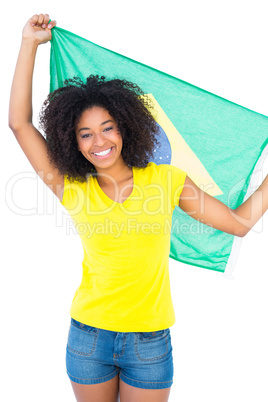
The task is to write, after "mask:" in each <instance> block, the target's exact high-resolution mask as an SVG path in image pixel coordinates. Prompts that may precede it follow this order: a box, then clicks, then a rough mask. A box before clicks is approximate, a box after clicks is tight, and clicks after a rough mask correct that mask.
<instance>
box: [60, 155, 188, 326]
mask: <svg viewBox="0 0 268 402" xmlns="http://www.w3.org/2000/svg"><path fill="white" fill-rule="evenodd" d="M132 171H133V182H134V185H133V190H132V193H131V194H130V196H129V197H128V198H127V199H126V200H125V201H124V202H123V203H122V204H121V203H117V202H115V201H113V200H111V199H110V198H109V197H108V196H107V195H106V194H105V193H104V191H103V190H102V189H101V187H100V186H99V184H98V181H97V178H96V176H92V175H89V177H88V180H87V181H86V182H84V183H80V182H78V181H72V180H71V181H69V180H67V178H66V177H65V180H64V194H63V199H62V204H63V205H64V207H65V208H66V209H67V211H68V212H69V214H70V216H71V217H72V219H73V221H74V224H75V227H76V230H77V232H78V233H79V235H80V237H81V240H82V244H83V249H84V259H83V262H82V266H83V276H82V282H81V284H80V286H79V288H78V289H77V291H76V293H75V296H74V299H73V302H72V306H71V311H70V314H71V317H72V318H74V319H75V320H77V321H80V322H82V323H84V324H86V325H91V326H93V327H98V328H102V329H106V330H110V331H116V332H149V331H158V330H162V329H166V328H169V327H170V326H172V325H173V324H174V323H175V314H174V308H173V303H172V299H171V291H170V280H169V269H168V264H169V251H170V232H171V222H172V213H173V210H174V208H175V206H176V205H178V203H179V197H180V194H181V191H182V189H183V184H184V181H185V177H186V173H185V172H183V171H182V170H180V169H178V168H176V167H174V166H171V165H164V164H163V165H156V164H155V163H153V162H150V163H149V164H148V165H147V166H146V167H145V168H139V167H133V168H132Z"/></svg>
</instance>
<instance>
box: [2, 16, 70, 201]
mask: <svg viewBox="0 0 268 402" xmlns="http://www.w3.org/2000/svg"><path fill="white" fill-rule="evenodd" d="M55 25H56V22H55V21H51V22H50V23H49V15H48V14H39V15H34V16H33V17H32V18H30V19H29V21H28V22H27V23H26V25H25V27H24V29H23V33H22V42H21V47H20V51H19V56H18V61H17V65H16V69H15V73H14V78H13V83H12V88H11V95H10V106H9V127H10V128H11V130H12V131H13V133H14V135H15V137H16V139H17V141H18V143H19V145H20V146H21V148H22V150H23V151H24V153H25V155H26V156H27V158H28V159H29V161H30V163H31V165H32V166H33V168H34V169H35V171H36V172H37V174H38V175H39V176H40V177H41V179H42V180H43V181H44V182H45V183H46V184H47V185H48V187H49V188H50V189H51V190H52V191H53V192H54V194H56V195H57V197H59V198H60V199H61V197H62V191H63V186H64V178H63V176H62V175H61V174H59V172H58V169H57V168H56V167H55V166H52V165H51V163H50V161H49V158H48V155H47V143H46V140H45V139H44V137H43V136H42V134H41V133H40V132H39V131H38V130H37V129H36V128H35V127H34V126H33V123H32V79H33V70H34V63H35V56H36V52H37V48H38V46H39V45H40V44H42V43H46V42H48V41H50V40H51V29H52V28H53V27H54V26H55Z"/></svg>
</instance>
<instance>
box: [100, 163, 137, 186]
mask: <svg viewBox="0 0 268 402" xmlns="http://www.w3.org/2000/svg"><path fill="white" fill-rule="evenodd" d="M96 170H97V180H98V183H99V185H101V186H108V185H111V184H113V183H114V181H115V182H116V183H117V184H119V183H121V182H123V181H125V180H127V179H129V178H130V177H131V176H132V168H131V167H129V166H127V165H126V164H125V163H122V164H120V165H119V164H117V165H115V166H112V167H110V168H108V169H101V168H96Z"/></svg>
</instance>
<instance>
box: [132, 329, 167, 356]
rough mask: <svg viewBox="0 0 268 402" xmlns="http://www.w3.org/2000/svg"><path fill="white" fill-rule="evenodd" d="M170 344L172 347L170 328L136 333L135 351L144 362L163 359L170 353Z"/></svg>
mask: <svg viewBox="0 0 268 402" xmlns="http://www.w3.org/2000/svg"><path fill="white" fill-rule="evenodd" d="M169 346H170V348H171V340H170V330H169V328H168V329H163V330H161V331H154V332H137V333H136V334H135V353H136V356H137V357H138V359H139V360H142V361H144V362H149V361H153V360H160V359H163V358H164V357H165V356H166V355H167V354H168V351H169V349H170V348H169Z"/></svg>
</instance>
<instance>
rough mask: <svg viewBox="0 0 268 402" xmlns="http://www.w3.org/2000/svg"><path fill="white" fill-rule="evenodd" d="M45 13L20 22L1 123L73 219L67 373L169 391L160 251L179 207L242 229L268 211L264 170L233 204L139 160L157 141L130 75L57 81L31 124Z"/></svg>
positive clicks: (107, 389) (111, 394)
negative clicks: (76, 278) (75, 248)
mask: <svg viewBox="0 0 268 402" xmlns="http://www.w3.org/2000/svg"><path fill="white" fill-rule="evenodd" d="M55 25H56V22H55V21H51V22H50V23H49V16H48V15H47V14H45V15H43V14H40V15H34V16H33V17H32V18H31V19H30V20H29V21H28V22H27V24H26V25H25V27H24V30H23V39H22V44H21V49H20V53H19V57H18V62H17V66H16V70H15V75H14V80H13V85H12V91H11V99H10V117H9V124H10V127H11V129H12V130H13V132H14V134H15V136H16V138H17V140H18V142H19V144H20V146H21V147H22V149H23V151H24V152H25V154H26V156H27V157H28V159H29V161H30V163H31V164H32V166H33V167H34V169H35V170H36V172H37V173H38V174H39V175H40V177H41V178H42V180H43V181H44V183H45V184H47V185H48V186H49V188H50V189H51V190H52V191H53V192H54V194H55V195H56V196H57V197H58V198H59V200H60V202H61V203H62V204H63V205H64V206H65V208H66V209H67V210H68V212H69V213H70V215H71V216H72V218H73V220H74V223H75V225H76V228H77V231H78V233H79V234H80V236H81V240H82V243H83V248H84V252H85V253H84V261H83V278H82V282H81V285H80V287H79V289H78V290H77V292H76V294H75V297H74V299H73V303H72V308H71V317H72V318H71V326H70V331H69V337H68V345H67V354H66V363H67V372H68V375H69V378H70V380H71V384H72V387H73V390H74V393H75V396H76V398H77V400H78V401H80V402H85V401H94V402H99V401H105V402H106V401H107V402H110V401H111V402H114V401H116V400H117V399H118V394H119V393H120V401H121V402H126V401H127V402H132V401H140V402H143V401H146V402H148V401H154V402H164V401H167V400H168V397H169V393H170V387H171V385H172V379H173V361H172V346H171V338H170V330H169V327H170V326H171V325H173V324H174V322H175V317H174V310H173V305H172V300H171V295H170V284H169V275H168V256H169V245H170V231H169V228H170V223H171V217H172V211H173V209H174V208H175V205H178V206H179V207H180V208H181V209H182V210H183V211H185V212H186V213H188V214H190V215H191V216H192V217H193V218H195V219H197V220H201V221H202V222H203V223H205V224H208V225H211V226H213V227H214V228H216V229H218V230H221V231H224V232H227V233H231V234H234V235H236V236H245V234H246V233H247V232H248V231H249V230H250V229H251V228H252V227H253V226H254V225H255V223H256V222H257V221H258V220H259V219H260V217H261V216H262V215H263V214H264V212H265V211H266V210H267V208H268V177H266V178H265V180H264V182H263V183H262V185H261V186H260V187H259V189H258V190H257V191H256V192H255V193H254V194H253V195H252V196H251V197H250V198H249V199H248V200H247V201H246V202H245V203H243V204H242V205H240V206H239V207H238V208H236V209H235V210H232V209H230V208H228V207H227V206H226V205H224V204H223V203H221V202H220V201H218V200H217V199H215V198H213V197H211V196H209V195H208V194H206V193H204V192H203V191H202V190H200V189H199V188H198V187H197V186H196V185H195V184H194V183H193V182H192V180H191V179H190V178H189V177H188V176H187V175H186V173H185V172H183V171H181V170H180V169H178V168H175V167H172V166H170V165H159V166H157V165H155V164H154V163H152V162H151V163H148V160H149V157H150V156H151V155H152V152H153V149H154V146H155V144H156V143H157V139H156V137H157V127H156V124H155V122H154V120H153V118H152V116H151V114H150V111H149V109H150V103H149V101H148V100H146V97H141V96H140V95H143V93H142V91H141V90H140V89H139V88H138V87H137V86H136V85H135V84H133V83H129V82H126V81H123V80H112V81H105V78H104V77H101V78H99V77H93V76H90V77H89V78H88V79H87V82H86V83H82V82H80V81H79V79H73V80H67V81H66V83H65V87H64V88H61V89H59V90H57V91H55V92H54V93H53V94H52V95H51V96H49V97H48V99H47V101H46V102H45V104H44V108H43V111H42V114H41V123H42V126H43V129H44V131H45V133H46V137H47V141H46V140H45V139H44V138H43V136H42V135H41V134H40V132H39V131H38V130H37V129H36V128H35V127H34V126H33V124H32V88H31V83H32V76H33V68H34V62H35V55H36V51H37V48H38V45H40V44H41V43H45V42H47V41H49V40H50V39H51V29H52V28H53V27H54V26H55Z"/></svg>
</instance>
